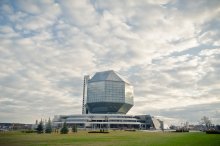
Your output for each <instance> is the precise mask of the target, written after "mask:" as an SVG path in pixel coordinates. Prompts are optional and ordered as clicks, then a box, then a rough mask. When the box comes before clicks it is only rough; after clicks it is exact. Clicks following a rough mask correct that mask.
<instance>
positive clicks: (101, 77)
mask: <svg viewBox="0 0 220 146" xmlns="http://www.w3.org/2000/svg"><path fill="white" fill-rule="evenodd" d="M87 88H88V89H87V107H88V109H89V112H90V113H127V112H128V110H129V109H130V108H131V107H132V106H133V87H132V86H131V85H130V84H129V83H127V82H125V81H124V80H123V79H121V78H120V76H118V75H117V73H115V72H114V71H106V72H99V73H96V74H95V75H94V76H93V77H92V78H91V79H90V80H89V81H88V86H87Z"/></svg>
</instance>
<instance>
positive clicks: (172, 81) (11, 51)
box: [0, 0, 220, 123]
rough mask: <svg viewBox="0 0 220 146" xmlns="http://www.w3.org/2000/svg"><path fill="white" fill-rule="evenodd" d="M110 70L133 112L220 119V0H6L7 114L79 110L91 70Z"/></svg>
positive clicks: (0, 55)
mask: <svg viewBox="0 0 220 146" xmlns="http://www.w3.org/2000/svg"><path fill="white" fill-rule="evenodd" d="M109 69H113V70H115V71H117V72H119V73H120V74H122V75H125V76H127V78H128V79H129V80H130V82H131V83H132V84H133V85H134V89H135V98H134V102H135V106H134V107H133V108H132V109H131V110H130V111H129V114H151V115H160V116H165V117H170V118H175V119H180V120H183V121H189V122H193V123H197V121H199V119H201V117H202V116H208V117H209V118H211V120H212V121H213V122H214V123H220V1H219V0H211V1H210V0H193V1H192V0H188V1H187V0H184V1H182V0H156V1H155V0H148V1H147V0H135V1H132V0H129V1H128V0H120V1H119V0H104V1H103V0H87V1H85V0H78V1H77V0H69V1H68V0H65V1H58V0H54V1H53V0H36V1H33V0H11V1H10V0H1V1H0V122H24V123H34V122H35V120H36V119H40V118H41V117H42V118H48V117H51V118H52V117H53V116H54V115H57V114H80V113H81V105H82V85H83V76H84V75H85V74H93V73H95V72H96V71H104V70H109Z"/></svg>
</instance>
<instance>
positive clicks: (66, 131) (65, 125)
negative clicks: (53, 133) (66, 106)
mask: <svg viewBox="0 0 220 146" xmlns="http://www.w3.org/2000/svg"><path fill="white" fill-rule="evenodd" d="M68 132H69V129H68V127H67V124H66V122H64V123H63V127H62V128H61V130H60V133H61V134H67V133H68Z"/></svg>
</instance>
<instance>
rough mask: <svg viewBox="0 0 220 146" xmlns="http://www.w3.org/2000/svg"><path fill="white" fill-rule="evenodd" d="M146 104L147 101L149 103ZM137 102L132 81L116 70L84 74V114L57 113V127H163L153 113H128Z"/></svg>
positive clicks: (55, 120)
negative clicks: (91, 74) (63, 125)
mask: <svg viewBox="0 0 220 146" xmlns="http://www.w3.org/2000/svg"><path fill="white" fill-rule="evenodd" d="M146 104H147V103H146ZM133 105H134V93H133V86H132V85H131V83H130V82H129V81H128V80H127V79H125V77H123V76H121V75H120V74H118V73H117V72H115V71H113V70H109V71H103V72H97V73H95V74H94V75H93V76H89V75H86V76H84V83H83V102H82V114H74V115H55V116H54V119H53V126H54V127H57V128H59V127H61V126H62V124H63V123H64V122H66V123H67V125H68V126H69V127H71V126H72V125H77V127H78V128H79V129H85V130H86V129H104V128H107V129H142V130H146V129H164V122H163V121H162V120H160V119H158V118H156V117H153V116H150V115H127V114H126V113H127V112H128V111H129V110H130V109H131V108H132V107H133Z"/></svg>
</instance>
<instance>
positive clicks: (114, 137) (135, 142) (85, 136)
mask: <svg viewBox="0 0 220 146" xmlns="http://www.w3.org/2000/svg"><path fill="white" fill-rule="evenodd" d="M54 145H55V146H74V145H77V146H142V145H150V146H151V145H152V146H156V145H163V146H164V145H167V146H220V135H219V134H218V135H217V134H205V133H202V132H194V133H173V132H164V133H162V132H141V131H136V132H129V131H110V133H109V134H101V133H88V132H86V131H80V132H78V133H71V134H66V135H61V134H35V133H30V134H29V133H21V132H6V133H0V146H54Z"/></svg>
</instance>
